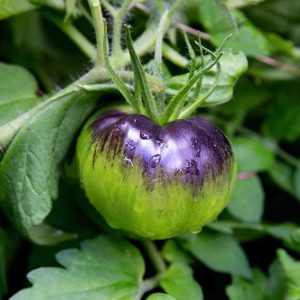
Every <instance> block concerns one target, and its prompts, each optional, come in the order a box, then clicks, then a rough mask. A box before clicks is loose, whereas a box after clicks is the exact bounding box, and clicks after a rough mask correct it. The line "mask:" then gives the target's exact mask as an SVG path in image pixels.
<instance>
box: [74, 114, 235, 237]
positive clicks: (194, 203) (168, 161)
mask: <svg viewBox="0 0 300 300" xmlns="http://www.w3.org/2000/svg"><path fill="white" fill-rule="evenodd" d="M77 161H78V170H79V176H80V178H81V182H82V186H83V188H84V189H85V192H86V195H87V197H88V198H89V200H90V202H91V203H92V205H93V206H94V207H95V208H96V209H97V210H98V211H99V212H100V214H101V215H102V216H103V217H104V219H105V220H106V221H107V223H108V224H109V225H110V226H111V227H113V228H118V229H123V230H126V231H128V232H131V233H134V234H136V235H138V236H141V237H147V238H150V239H165V238H169V237H172V236H175V235H178V234H180V233H184V232H197V231H199V230H201V228H202V227H203V225H205V224H207V223H209V222H211V221H212V220H214V219H215V218H216V217H217V216H218V214H219V213H220V212H221V211H222V210H223V209H224V207H225V205H226V203H227V201H228V198H229V194H230V191H231V189H232V186H233V182H234V180H235V177H236V163H235V158H234V155H233V152H232V148H231V146H230V144H229V142H228V140H227V139H226V137H225V136H224V134H223V133H222V131H221V130H220V129H219V128H218V127H216V126H215V125H214V124H212V123H211V122H209V121H207V120H205V119H203V118H199V117H191V118H189V119H187V120H176V121H174V122H171V123H169V124H167V125H165V126H159V125H158V124H156V123H154V122H153V121H152V120H150V119H149V118H148V117H146V116H144V115H139V114H127V113H125V112H124V111H121V110H109V111H107V112H105V113H97V114H96V115H95V116H93V117H92V118H91V119H90V120H89V121H88V122H87V124H86V125H85V127H84V129H83V131H82V133H81V135H80V137H79V140H78V144H77Z"/></svg>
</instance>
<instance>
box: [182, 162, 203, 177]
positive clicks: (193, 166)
mask: <svg viewBox="0 0 300 300" xmlns="http://www.w3.org/2000/svg"><path fill="white" fill-rule="evenodd" d="M184 171H185V173H186V174H191V175H199V173H200V172H199V170H198V165H197V162H196V161H194V160H193V159H192V160H191V161H190V162H189V161H187V164H186V167H185V168H184Z"/></svg>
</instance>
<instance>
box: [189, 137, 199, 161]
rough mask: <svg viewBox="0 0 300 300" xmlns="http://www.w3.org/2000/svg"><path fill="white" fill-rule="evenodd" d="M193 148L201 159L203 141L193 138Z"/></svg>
mask: <svg viewBox="0 0 300 300" xmlns="http://www.w3.org/2000/svg"><path fill="white" fill-rule="evenodd" d="M191 141H192V147H193V149H194V151H195V154H196V157H200V153H201V140H200V139H197V138H191Z"/></svg>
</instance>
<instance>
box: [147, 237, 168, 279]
mask: <svg viewBox="0 0 300 300" xmlns="http://www.w3.org/2000/svg"><path fill="white" fill-rule="evenodd" d="M142 242H143V246H144V248H145V249H146V251H147V253H148V255H149V257H150V259H151V261H152V263H153V266H154V268H155V270H156V271H157V272H158V273H160V274H162V273H164V272H165V271H166V269H167V267H166V264H165V262H164V260H163V259H162V257H161V255H160V252H159V251H158V249H157V248H156V245H155V243H154V242H153V241H151V240H148V239H147V240H146V239H145V240H143V241H142Z"/></svg>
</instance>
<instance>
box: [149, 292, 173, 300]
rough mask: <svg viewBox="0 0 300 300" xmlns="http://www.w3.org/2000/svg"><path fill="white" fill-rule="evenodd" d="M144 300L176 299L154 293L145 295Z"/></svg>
mask: <svg viewBox="0 0 300 300" xmlns="http://www.w3.org/2000/svg"><path fill="white" fill-rule="evenodd" d="M146 300H177V299H175V298H174V297H172V296H170V295H167V294H163V293H155V294H152V295H150V296H149V297H147V299H146Z"/></svg>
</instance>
